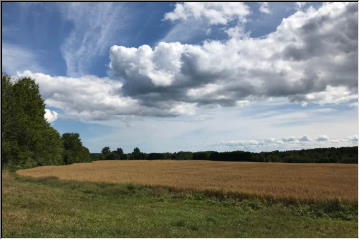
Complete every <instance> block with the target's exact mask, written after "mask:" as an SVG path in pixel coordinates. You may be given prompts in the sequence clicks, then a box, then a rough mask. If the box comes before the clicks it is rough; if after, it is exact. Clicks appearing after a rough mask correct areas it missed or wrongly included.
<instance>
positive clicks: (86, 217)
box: [2, 172, 357, 238]
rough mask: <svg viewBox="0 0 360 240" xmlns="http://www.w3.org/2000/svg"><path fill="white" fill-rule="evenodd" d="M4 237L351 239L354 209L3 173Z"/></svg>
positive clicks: (355, 212) (355, 235)
mask: <svg viewBox="0 0 360 240" xmlns="http://www.w3.org/2000/svg"><path fill="white" fill-rule="evenodd" d="M2 204H3V208H2V211H3V214H2V217H3V219H2V233H3V236H2V237H23V238H26V237H43V238H44V237H77V238H80V237H204V238H205V237H248V238H254V237H357V205H351V204H344V203H341V202H332V203H313V204H309V203H296V204H294V203H291V204H289V203H282V202H276V201H275V202H274V201H271V202H270V201H263V200H258V199H240V198H234V197H219V196H217V195H214V196H211V195H210V194H208V193H186V192H173V191H172V190H171V189H168V188H159V187H157V188H150V187H145V186H139V185H133V184H101V183H88V182H75V181H61V180H58V179H56V178H47V179H32V178H25V177H20V176H17V175H15V174H9V173H8V172H3V203H2Z"/></svg>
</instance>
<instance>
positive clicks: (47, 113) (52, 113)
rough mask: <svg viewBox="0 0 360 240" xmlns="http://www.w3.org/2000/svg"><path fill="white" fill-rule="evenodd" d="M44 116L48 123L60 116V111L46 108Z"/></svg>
mask: <svg viewBox="0 0 360 240" xmlns="http://www.w3.org/2000/svg"><path fill="white" fill-rule="evenodd" d="M44 117H45V119H46V121H47V122H48V123H52V122H55V121H56V119H57V118H58V113H57V112H55V111H52V110H50V109H45V114H44Z"/></svg>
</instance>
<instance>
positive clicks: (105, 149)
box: [101, 147, 111, 156]
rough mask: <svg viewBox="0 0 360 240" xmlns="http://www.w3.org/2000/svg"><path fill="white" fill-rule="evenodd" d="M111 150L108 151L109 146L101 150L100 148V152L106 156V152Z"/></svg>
mask: <svg viewBox="0 0 360 240" xmlns="http://www.w3.org/2000/svg"><path fill="white" fill-rule="evenodd" d="M110 152H111V151H110V147H104V148H103V149H102V150H101V153H102V154H103V155H104V156H106V155H107V154H109V153H110Z"/></svg>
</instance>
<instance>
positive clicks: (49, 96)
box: [16, 71, 196, 120]
mask: <svg viewBox="0 0 360 240" xmlns="http://www.w3.org/2000/svg"><path fill="white" fill-rule="evenodd" d="M16 77H18V78H20V77H31V78H33V79H35V81H36V83H37V84H39V86H40V93H41V95H42V97H43V98H44V99H45V104H46V105H47V106H50V107H56V108H59V109H62V110H63V111H64V113H65V115H64V117H68V118H72V119H80V120H107V119H111V118H113V117H114V116H120V115H138V116H177V115H193V114H195V112H196V104H195V103H184V102H178V101H172V102H165V103H159V104H158V105H157V107H156V108H155V107H152V106H146V105H145V104H140V102H139V101H138V100H137V99H135V98H133V97H129V96H124V95H123V94H122V87H123V84H122V83H121V82H119V81H115V80H112V79H109V78H99V77H96V76H91V75H89V76H82V77H78V78H72V77H63V76H50V75H47V74H43V73H32V72H31V71H24V72H18V73H17V75H16ZM49 111H50V110H48V111H47V115H46V116H49V119H53V116H55V115H56V116H57V113H54V112H51V111H50V112H49ZM52 115H53V116H52ZM51 116H52V117H51Z"/></svg>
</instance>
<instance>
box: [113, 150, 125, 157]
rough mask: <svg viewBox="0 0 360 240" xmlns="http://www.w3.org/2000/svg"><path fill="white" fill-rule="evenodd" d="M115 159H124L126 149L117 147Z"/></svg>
mask: <svg viewBox="0 0 360 240" xmlns="http://www.w3.org/2000/svg"><path fill="white" fill-rule="evenodd" d="M115 159H124V151H123V150H122V148H117V149H116V151H115Z"/></svg>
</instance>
